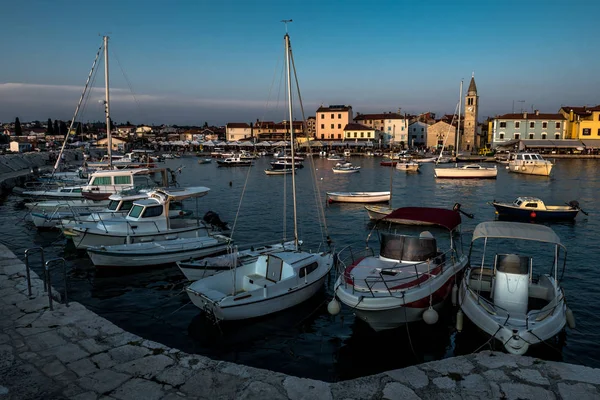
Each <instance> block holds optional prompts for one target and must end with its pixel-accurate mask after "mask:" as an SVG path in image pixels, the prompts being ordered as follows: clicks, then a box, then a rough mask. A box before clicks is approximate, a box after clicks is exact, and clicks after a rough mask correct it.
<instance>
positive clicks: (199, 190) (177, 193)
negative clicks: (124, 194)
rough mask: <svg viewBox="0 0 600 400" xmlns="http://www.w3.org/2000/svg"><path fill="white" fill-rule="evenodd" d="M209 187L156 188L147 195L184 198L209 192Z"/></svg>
mask: <svg viewBox="0 0 600 400" xmlns="http://www.w3.org/2000/svg"><path fill="white" fill-rule="evenodd" d="M209 190H210V189H209V188H207V187H204V186H194V187H186V188H165V189H156V190H154V191H152V192H150V193H149V194H148V195H149V197H153V196H154V195H163V196H166V197H167V198H169V199H170V200H179V201H181V200H185V199H188V198H190V197H202V196H204V195H206V194H208V192H209Z"/></svg>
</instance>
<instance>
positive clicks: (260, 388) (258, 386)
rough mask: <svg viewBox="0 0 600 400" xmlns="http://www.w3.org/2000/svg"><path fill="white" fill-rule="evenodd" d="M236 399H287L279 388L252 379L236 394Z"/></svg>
mask: <svg viewBox="0 0 600 400" xmlns="http://www.w3.org/2000/svg"><path fill="white" fill-rule="evenodd" d="M237 399H238V400H253V399H269V400H287V396H285V395H284V394H283V393H282V392H281V390H280V389H278V388H276V387H275V386H273V385H270V384H268V383H266V382H259V381H252V382H250V384H249V385H248V386H246V387H245V388H244V389H242V391H241V392H240V393H238V395H237Z"/></svg>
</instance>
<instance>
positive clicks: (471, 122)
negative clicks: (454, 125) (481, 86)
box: [460, 73, 479, 152]
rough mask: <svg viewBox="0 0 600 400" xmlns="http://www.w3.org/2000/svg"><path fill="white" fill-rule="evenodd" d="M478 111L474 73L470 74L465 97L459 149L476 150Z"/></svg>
mask: <svg viewBox="0 0 600 400" xmlns="http://www.w3.org/2000/svg"><path fill="white" fill-rule="evenodd" d="M478 112H479V96H477V86H476V85H475V73H473V76H471V83H469V89H468V90H467V96H466V97H465V113H464V115H465V119H464V123H463V127H462V136H461V140H460V151H466V152H471V151H476V150H477V148H478V147H479V142H478V140H477V139H478V136H477V114H478Z"/></svg>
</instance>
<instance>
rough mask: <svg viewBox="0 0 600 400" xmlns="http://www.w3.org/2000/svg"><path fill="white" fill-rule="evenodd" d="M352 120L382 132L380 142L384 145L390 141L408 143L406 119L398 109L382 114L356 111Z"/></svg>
mask: <svg viewBox="0 0 600 400" xmlns="http://www.w3.org/2000/svg"><path fill="white" fill-rule="evenodd" d="M354 122H355V123H357V124H362V125H366V126H369V127H371V128H374V129H376V130H378V131H381V132H383V136H382V144H384V145H388V144H389V143H391V142H393V143H396V144H399V143H404V144H405V145H407V144H408V119H407V118H406V116H404V115H402V114H400V110H398V112H397V113H392V112H388V113H383V114H360V113H357V114H356V117H355V118H354Z"/></svg>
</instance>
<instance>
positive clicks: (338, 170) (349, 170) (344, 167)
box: [331, 162, 360, 174]
mask: <svg viewBox="0 0 600 400" xmlns="http://www.w3.org/2000/svg"><path fill="white" fill-rule="evenodd" d="M331 170H332V171H333V173H334V174H353V173H355V172H360V167H359V166H355V165H352V163H349V162H346V163H337V164H336V165H335V167H333V168H331Z"/></svg>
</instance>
